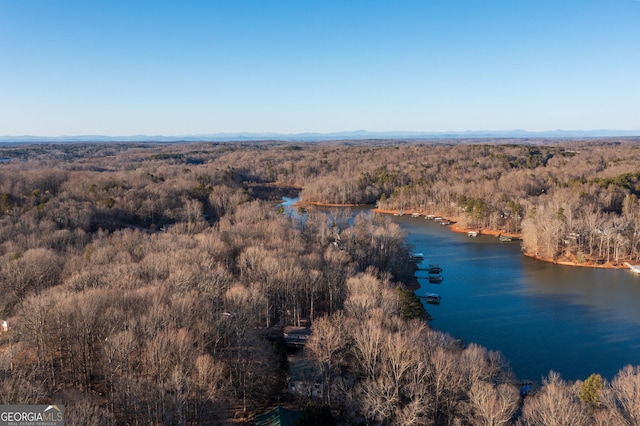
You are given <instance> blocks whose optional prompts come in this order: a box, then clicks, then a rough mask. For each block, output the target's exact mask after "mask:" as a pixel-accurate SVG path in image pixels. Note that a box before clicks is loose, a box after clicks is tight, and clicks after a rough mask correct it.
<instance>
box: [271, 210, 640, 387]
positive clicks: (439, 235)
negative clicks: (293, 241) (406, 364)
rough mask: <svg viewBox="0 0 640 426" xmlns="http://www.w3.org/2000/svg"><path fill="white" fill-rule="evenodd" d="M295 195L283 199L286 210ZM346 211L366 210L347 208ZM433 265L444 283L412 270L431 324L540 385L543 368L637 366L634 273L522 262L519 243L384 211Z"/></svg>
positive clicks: (638, 299)
mask: <svg viewBox="0 0 640 426" xmlns="http://www.w3.org/2000/svg"><path fill="white" fill-rule="evenodd" d="M296 201H297V199H285V203H283V204H284V205H285V207H286V208H287V209H290V210H289V211H290V212H291V213H292V214H295V213H294V212H293V209H292V208H291V206H292V205H293V204H294V203H295V202H296ZM351 210H352V211H353V212H354V214H355V213H358V212H360V211H362V210H369V208H352V209H351ZM389 217H391V218H392V220H393V221H394V222H396V223H398V224H399V225H400V226H401V227H402V228H403V229H404V230H406V231H407V233H408V235H407V240H408V243H409V244H411V245H412V246H413V247H414V251H415V252H419V253H423V254H424V257H425V258H424V260H423V261H422V262H421V265H422V266H423V267H426V266H427V265H429V264H432V263H436V264H438V265H440V266H441V267H442V268H443V272H442V276H443V277H444V280H443V281H442V283H440V284H430V283H429V281H428V280H427V279H426V276H427V275H428V273H427V272H426V271H417V272H416V275H417V276H418V277H425V278H419V279H418V281H419V282H420V284H421V288H420V289H418V290H416V294H418V295H419V294H425V293H438V294H440V296H441V297H442V300H441V303H440V305H431V304H425V307H426V308H427V310H428V311H429V313H430V314H431V315H432V316H433V321H431V323H430V324H431V326H432V327H433V328H435V329H437V330H440V331H443V332H445V333H449V334H450V335H452V336H453V337H456V338H460V339H462V340H463V341H465V342H466V343H470V342H475V343H478V344H480V345H482V346H484V347H486V348H488V349H491V350H497V351H500V352H502V353H503V354H504V355H505V357H506V359H507V361H508V362H509V365H510V366H511V368H512V369H513V371H514V372H515V374H516V376H517V377H518V378H519V379H520V380H532V381H535V382H538V383H539V382H541V379H542V377H543V376H547V375H548V374H549V371H550V370H554V371H556V372H558V373H560V375H561V376H562V378H563V379H566V380H577V379H580V380H584V379H586V378H587V377H589V375H590V374H592V373H599V374H601V375H602V376H603V377H606V378H608V379H611V378H613V377H614V376H615V375H616V373H617V372H618V371H619V370H620V369H621V368H622V367H624V366H625V365H627V364H633V365H638V364H640V276H639V275H636V274H633V273H632V272H630V271H629V270H610V269H593V268H580V267H572V266H561V265H554V264H551V263H546V262H541V261H538V260H534V259H531V258H528V257H526V256H524V255H523V254H522V252H521V251H520V243H519V242H517V241H514V242H500V241H499V240H498V238H497V237H490V236H482V235H480V236H478V237H475V238H473V237H469V236H467V234H464V233H455V232H452V231H451V230H449V228H448V227H446V226H442V225H439V224H438V223H436V222H433V221H429V220H425V219H424V218H412V217H410V216H389Z"/></svg>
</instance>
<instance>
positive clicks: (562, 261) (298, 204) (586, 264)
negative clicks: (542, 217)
mask: <svg viewBox="0 0 640 426" xmlns="http://www.w3.org/2000/svg"><path fill="white" fill-rule="evenodd" d="M364 205H365V204H334V203H322V202H318V201H304V200H300V201H297V202H296V203H295V204H294V206H295V207H303V208H305V207H361V206H364ZM371 211H372V212H375V213H382V214H393V215H397V214H399V213H400V210H389V209H381V208H378V207H375V208H373V209H372V210H371ZM413 213H414V211H413V210H405V215H409V216H410V215H411V214H413ZM416 213H417V212H416ZM421 217H424V216H421ZM447 227H448V228H449V230H451V231H453V232H457V233H461V234H462V233H468V232H477V233H478V235H489V236H492V237H499V236H501V235H504V236H507V237H512V238H514V239H517V240H521V239H522V233H516V232H504V231H499V230H493V229H484V228H463V227H460V226H459V225H458V224H457V223H455V222H454V223H452V224H451V225H447ZM522 254H523V255H524V256H526V257H529V258H531V259H535V260H539V261H541V262H546V263H554V264H556V265H562V266H577V267H581V268H598V269H629V267H628V266H627V265H625V264H624V261H622V262H619V263H612V262H608V263H594V262H577V261H575V260H570V259H550V258H546V257H542V256H536V255H534V254H529V253H525V252H522ZM418 285H419V284H418Z"/></svg>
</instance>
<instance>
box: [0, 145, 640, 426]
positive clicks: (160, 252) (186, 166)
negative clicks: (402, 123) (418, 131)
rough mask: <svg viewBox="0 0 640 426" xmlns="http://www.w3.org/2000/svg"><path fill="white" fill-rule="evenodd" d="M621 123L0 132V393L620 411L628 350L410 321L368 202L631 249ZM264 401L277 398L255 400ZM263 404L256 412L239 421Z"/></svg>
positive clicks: (500, 411) (313, 419)
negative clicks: (273, 137) (617, 132)
mask: <svg viewBox="0 0 640 426" xmlns="http://www.w3.org/2000/svg"><path fill="white" fill-rule="evenodd" d="M638 142H640V138H617V139H589V140H560V139H553V140H480V139H477V140H439V141H421V140H393V141H388V140H367V141H335V142H314V143H295V142H279V141H264V142H224V143H222V142H202V143H163V144H159V143H73V144H48V145H38V144H15V145H4V146H0V157H1V158H0V294H1V295H2V297H1V298H0V324H2V328H0V404H4V405H10V404H12V405H15V404H60V405H64V407H65V424H68V425H94V424H95V425H116V424H131V425H148V424H179V425H186V424H256V423H258V424H260V422H264V416H261V414H262V413H266V412H268V411H269V410H271V409H272V408H274V407H276V406H279V407H282V409H283V410H284V409H288V410H290V411H287V413H289V414H291V415H292V416H294V417H296V416H297V419H298V420H297V424H300V425H307V424H309V425H310V424H354V425H356V424H362V425H365V424H366V425H372V424H380V425H501V424H517V425H549V426H553V425H605V424H606V425H618V424H619V425H627V424H637V422H638V419H640V398H639V397H638V395H637V391H638V389H640V366H626V367H624V368H622V369H621V370H620V372H619V373H618V374H617V375H616V376H615V377H614V378H612V379H611V380H607V379H605V378H602V377H601V376H600V375H598V374H593V375H592V376H590V377H588V378H586V377H585V378H584V381H576V382H568V381H564V380H563V379H562V378H561V377H560V376H559V375H558V374H557V373H554V372H552V371H550V372H549V376H548V377H546V378H545V379H544V380H543V382H542V383H541V384H539V386H537V387H534V388H530V387H528V385H527V384H523V383H520V382H518V378H516V377H514V375H513V373H512V372H511V371H510V369H509V365H508V360H505V359H504V358H503V357H502V355H501V354H500V353H497V352H493V351H491V350H488V349H486V348H483V347H481V346H479V345H476V344H473V343H462V342H461V341H459V340H458V339H456V338H455V336H449V335H446V334H443V333H441V332H439V331H437V330H434V329H432V328H431V327H430V326H429V322H428V318H429V313H428V312H427V311H426V310H425V308H424V306H423V304H422V303H421V301H420V300H419V299H418V298H417V297H416V296H415V295H414V293H413V292H412V291H411V290H412V284H413V283H414V282H415V278H414V271H415V269H414V268H415V265H414V264H413V263H412V262H411V256H410V255H411V253H412V250H411V247H410V246H409V245H408V244H407V242H406V238H405V237H406V235H405V233H404V231H402V229H401V228H400V227H399V226H398V225H396V224H394V223H393V222H391V220H390V219H389V218H388V217H387V216H385V215H381V214H371V213H367V214H364V213H363V214H360V215H358V216H357V217H355V219H354V218H352V217H351V214H350V213H349V212H347V211H345V210H344V209H339V208H334V209H322V210H320V209H313V208H306V209H305V208H303V207H300V208H299V210H300V211H299V214H297V215H291V214H287V212H286V211H285V210H284V209H283V208H282V207H281V206H280V207H279V206H278V204H279V203H280V201H281V200H282V197H283V196H299V197H300V198H301V199H302V200H303V201H304V202H307V203H319V204H325V205H328V204H335V205H348V204H369V205H375V206H376V207H377V208H379V209H381V210H386V211H404V212H415V213H420V214H424V215H427V214H431V215H438V216H442V217H446V218H448V219H449V220H451V221H454V222H456V225H457V226H458V227H459V228H461V229H465V230H466V229H468V230H476V231H480V232H483V231H484V232H493V233H498V234H500V233H504V234H506V235H516V236H518V237H519V238H521V239H522V250H523V252H524V253H525V254H526V255H529V256H533V257H536V258H539V259H542V260H546V261H553V262H566V263H571V264H574V265H584V266H600V267H625V266H624V264H625V263H630V264H638V263H640V206H639V203H638V195H639V194H640V144H638ZM278 413H280V414H282V412H278ZM262 424H268V423H262Z"/></svg>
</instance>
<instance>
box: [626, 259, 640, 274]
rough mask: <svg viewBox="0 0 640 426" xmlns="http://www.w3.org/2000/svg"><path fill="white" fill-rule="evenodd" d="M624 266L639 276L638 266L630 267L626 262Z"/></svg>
mask: <svg viewBox="0 0 640 426" xmlns="http://www.w3.org/2000/svg"><path fill="white" fill-rule="evenodd" d="M624 264H625V265H627V266H628V267H629V269H630V270H631V272H633V273H634V274H640V265H632V264H630V263H628V262H625V263H624Z"/></svg>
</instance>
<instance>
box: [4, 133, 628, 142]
mask: <svg viewBox="0 0 640 426" xmlns="http://www.w3.org/2000/svg"><path fill="white" fill-rule="evenodd" d="M598 137H640V130H551V131H542V132H529V131H526V130H501V131H492V130H480V131H476V130H468V131H462V132H405V131H392V132H369V131H366V130H356V131H352V132H336V133H295V134H283V133H212V134H206V135H182V136H160V135H155V136H151V135H132V136H101V135H81V136H0V143H14V144H15V143H81V142H164V143H175V142H203V141H220V142H231V141H261V140H278V141H294V142H316V141H332V140H365V139H414V140H416V139H474V138H598Z"/></svg>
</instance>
